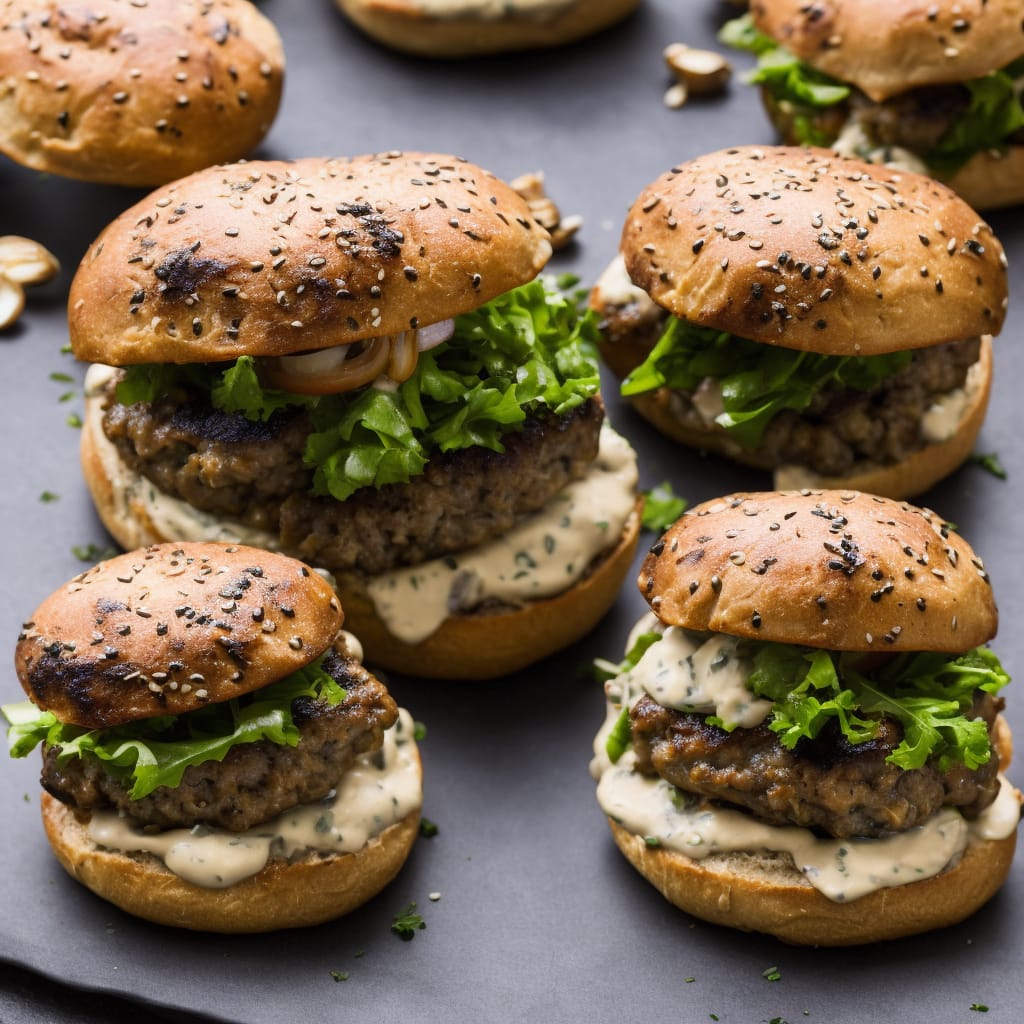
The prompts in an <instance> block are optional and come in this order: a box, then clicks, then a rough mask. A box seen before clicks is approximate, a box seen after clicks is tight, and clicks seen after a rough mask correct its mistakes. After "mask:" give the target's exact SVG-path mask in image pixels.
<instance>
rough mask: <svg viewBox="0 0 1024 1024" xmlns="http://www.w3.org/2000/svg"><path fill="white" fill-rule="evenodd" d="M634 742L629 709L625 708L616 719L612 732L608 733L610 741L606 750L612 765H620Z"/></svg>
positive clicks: (606, 742)
mask: <svg viewBox="0 0 1024 1024" xmlns="http://www.w3.org/2000/svg"><path fill="white" fill-rule="evenodd" d="M632 742H633V727H632V725H631V724H630V721H629V708H623V709H622V710H621V711H620V712H619V717H618V718H617V719H615V724H614V725H613V726H612V731H611V732H610V733H608V739H607V740H605V744H604V749H605V751H606V752H607V754H608V760H609V761H611V763H612V764H616V763H618V760H619V758H620V757H622V755H623V754H624V753H625V752H626V751H627V750H629V745H630V744H631V743H632Z"/></svg>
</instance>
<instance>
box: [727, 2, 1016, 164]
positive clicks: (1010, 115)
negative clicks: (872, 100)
mask: <svg viewBox="0 0 1024 1024" xmlns="http://www.w3.org/2000/svg"><path fill="white" fill-rule="evenodd" d="M719 39H720V40H721V41H722V42H723V43H726V44H727V45H729V46H733V47H735V48H736V49H739V50H747V51H749V52H750V53H754V54H757V58H758V60H757V66H756V67H755V68H754V69H753V70H752V71H750V72H749V73H748V74H747V75H746V76H745V80H746V81H747V82H749V83H751V84H752V85H761V86H763V87H764V88H765V89H766V90H768V92H769V93H771V95H772V96H773V98H774V99H775V100H776V101H786V102H788V103H790V104H792V105H793V106H795V107H796V108H797V109H796V112H795V114H794V117H793V132H794V134H795V135H796V137H797V140H798V141H799V142H801V143H804V144H809V145H815V146H828V145H830V144H831V143H832V142H834V141H835V137H834V135H830V134H829V133H827V132H824V131H823V130H822V129H821V128H820V127H818V125H817V123H816V120H815V118H814V116H813V113H814V111H815V110H818V109H821V108H825V107H831V106H835V105H836V104H837V103H841V102H843V101H844V100H846V99H847V97H848V96H849V95H850V93H851V89H850V87H849V86H846V85H843V83H841V82H838V81H836V79H834V78H831V77H829V76H828V75H826V74H823V73H822V72H820V71H816V70H815V69H814V68H812V67H811V66H810V65H808V64H806V63H804V62H803V61H801V60H799V59H797V58H796V57H795V56H794V55H793V54H791V53H790V52H789V51H788V50H787V49H786V48H785V47H783V46H781V45H780V44H779V43H778V42H776V40H774V39H772V38H771V37H770V36H767V35H765V34H764V33H763V32H761V31H760V30H759V29H758V28H757V27H756V26H755V25H754V19H753V15H751V14H750V13H749V12H748V13H747V14H744V15H742V16H741V17H739V18H734V19H733V20H732V21H728V22H726V23H725V25H723V26H722V29H721V31H720V32H719ZM1021 77H1024V60H1017V61H1014V62H1013V63H1012V64H1010V65H1009V66H1007V67H1006V68H1004V69H1003V70H1001V71H994V72H992V73H991V74H988V75H983V76H982V77H981V78H975V79H971V80H969V81H967V82H964V83H963V87H964V88H965V89H966V90H967V92H968V93H969V96H970V102H969V104H968V105H967V107H966V108H965V109H964V110H963V111H962V112H961V113H960V114H959V115H958V117H957V118H956V120H955V121H954V122H953V124H952V125H951V126H950V127H949V129H948V130H947V131H946V133H945V134H944V135H943V137H942V138H941V139H940V140H939V143H938V145H936V146H935V147H934V148H933V149H932V150H930V151H929V152H927V153H920V154H919V155H920V156H921V157H922V158H923V159H924V160H925V162H926V163H927V164H928V166H929V168H931V169H932V170H933V171H936V172H939V173H943V174H952V173H953V172H954V171H956V170H958V169H959V168H960V167H962V166H963V165H964V164H965V163H967V161H968V160H970V159H971V157H972V156H974V155H975V154H976V153H979V152H981V151H982V150H986V149H1001V148H1005V146H1006V144H1007V140H1008V139H1009V138H1010V136H1011V135H1013V134H1014V133H1015V132H1017V131H1019V130H1020V129H1021V128H1024V105H1022V100H1021V96H1020V95H1018V93H1017V91H1016V90H1015V88H1014V80H1015V79H1018V78H1021ZM801 108H803V109H804V110H805V111H807V113H801V112H800V110H801Z"/></svg>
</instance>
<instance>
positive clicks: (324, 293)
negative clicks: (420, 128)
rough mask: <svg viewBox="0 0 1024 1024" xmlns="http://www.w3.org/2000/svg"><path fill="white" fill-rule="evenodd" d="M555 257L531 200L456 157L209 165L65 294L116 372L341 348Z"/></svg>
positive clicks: (116, 227)
mask: <svg viewBox="0 0 1024 1024" xmlns="http://www.w3.org/2000/svg"><path fill="white" fill-rule="evenodd" d="M285 207H287V212H288V216H287V217H282V216H281V211H282V209H283V208H285ZM550 255H551V243H550V240H549V237H548V234H547V232H546V231H545V230H544V229H543V228H542V227H540V225H539V224H537V222H536V221H535V220H534V219H533V218H532V217H531V216H530V211H529V208H528V206H527V205H526V201H525V200H523V199H522V198H521V197H520V196H519V195H517V194H516V193H515V192H514V191H513V190H512V189H511V188H510V187H509V186H508V185H506V184H505V183H504V182H502V181H501V180H500V179H498V178H496V177H494V176H493V175H492V174H490V173H488V172H487V171H484V170H482V169H481V168H479V167H476V166H474V165H473V164H470V163H467V162H465V161H463V160H459V159H457V158H455V157H449V156H440V155H436V154H424V153H405V154H402V153H387V154H380V155H377V156H359V157H354V158H352V159H337V160H324V159H306V160H296V161H293V162H285V161H253V162H251V163H244V164H237V165H231V166H226V167H211V168H207V169H206V170H203V171H200V172H198V173H196V174H193V175H191V176H190V177H188V178H185V179H183V180H181V181H177V182H174V183H172V184H170V185H168V186H166V187H165V188H162V189H158V190H157V191H155V192H153V193H152V194H151V195H149V196H147V197H146V198H145V199H143V200H142V201H141V202H139V203H137V204H136V205H135V206H133V207H132V208H131V209H129V210H127V211H126V212H125V213H123V214H122V215H121V216H120V217H118V218H117V219H116V220H115V221H114V222H113V223H112V224H111V225H110V226H109V227H107V228H106V230H104V232H103V233H102V234H101V235H100V236H99V238H98V239H97V240H96V242H95V243H94V244H93V245H92V246H91V247H90V249H89V251H88V252H87V253H86V255H85V258H84V259H83V260H82V263H81V266H80V267H79V270H78V273H77V274H76V275H75V278H74V281H73V282H72V285H71V294H70V298H69V311H68V316H69V321H70V331H71V344H72V348H73V350H74V353H75V355H76V356H77V357H78V358H79V359H83V360H86V361H89V362H103V363H109V364H111V365H115V366H123V365H127V364H132V363H148V362H167V363H190V362H203V361H210V360H216V361H224V360H229V359H234V358H236V357H238V356H241V355H254V356H280V355H285V354H289V353H295V352H304V351H309V350H314V349H323V348H328V347H331V346H335V345H347V344H350V343H351V342H354V341H359V340H362V339H364V338H371V337H379V336H382V335H388V334H394V333H397V332H400V331H406V330H409V329H410V328H415V327H417V326H426V325H428V324H431V323H435V322H437V321H442V320H446V319H448V318H450V317H453V316H456V315H457V314H459V313H465V312H468V311H469V310H471V309H475V308H476V307H478V306H481V305H483V303H485V302H487V301H488V300H490V299H492V298H494V297H495V296H497V295H500V294H502V293H503V292H506V291H509V290H510V289H512V288H515V287H517V286H518V285H521V284H525V283H526V282H528V281H530V280H532V279H533V278H534V277H535V276H536V274H537V273H538V271H539V270H540V269H541V268H542V267H543V266H544V264H545V263H546V262H547V260H548V258H549V257H550Z"/></svg>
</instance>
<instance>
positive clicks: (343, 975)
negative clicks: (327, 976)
mask: <svg viewBox="0 0 1024 1024" xmlns="http://www.w3.org/2000/svg"><path fill="white" fill-rule="evenodd" d="M331 977H332V978H333V979H334V980H335V981H348V971H331Z"/></svg>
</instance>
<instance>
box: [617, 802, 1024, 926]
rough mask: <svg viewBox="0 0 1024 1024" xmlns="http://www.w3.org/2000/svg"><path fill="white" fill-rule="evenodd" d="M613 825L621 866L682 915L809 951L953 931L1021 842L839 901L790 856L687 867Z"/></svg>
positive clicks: (709, 860) (977, 850)
mask: <svg viewBox="0 0 1024 1024" xmlns="http://www.w3.org/2000/svg"><path fill="white" fill-rule="evenodd" d="M609 825H611V830H612V835H613V836H614V838H615V842H616V844H617V845H618V847H619V849H620V850H621V851H622V852H623V854H625V856H626V859H627V860H628V861H629V862H630V863H631V864H632V865H633V867H635V868H636V869H637V871H639V872H640V874H641V875H643V876H644V878H646V879H647V880H648V881H649V882H650V883H651V884H652V885H653V886H654V887H655V888H656V889H657V890H658V891H659V892H660V893H662V895H663V896H665V897H666V899H668V900H669V902H671V903H674V904H675V905H676V906H677V907H679V908H680V909H682V910H685V911H686V912H687V913H689V914H693V915H694V916H695V917H699V918H702V919H703V920H705V921H711V922H713V923H714V924H722V925H728V926H729V927H731V928H739V929H741V930H743V931H758V932H768V933H769V934H771V935H775V936H777V937H778V938H780V939H782V940H783V941H785V942H793V943H797V944H799V945H807V946H854V945H860V944H862V943H868V942H879V941H882V940H884V939H898V938H900V937H901V936H904V935H916V934H918V933H920V932H925V931H930V930H932V929H934V928H943V927H945V926H947V925H951V924H956V923H957V922H958V921H962V920H963V919H964V918H965V917H968V916H969V915H970V914H973V913H974V912H975V911H976V910H978V909H979V908H980V907H981V906H983V905H984V904H985V903H987V902H988V901H989V900H990V899H991V898H992V897H993V896H994V895H995V894H996V892H997V891H998V889H999V887H1000V886H1001V885H1002V884H1003V882H1004V881H1005V880H1006V876H1007V874H1008V873H1009V870H1010V865H1011V862H1012V860H1013V853H1014V849H1015V848H1016V843H1017V833H1016V832H1012V833H1011V834H1010V835H1009V836H1008V837H1007V838H1005V839H991V840H979V841H975V842H972V843H971V844H970V845H969V846H968V847H967V849H966V851H965V852H964V854H963V856H962V857H961V858H960V859H959V860H958V861H957V862H956V864H955V865H954V866H952V867H950V868H948V869H947V870H945V871H943V872H942V873H941V874H939V875H934V876H933V877H931V878H927V879H925V880H924V881H921V882H912V883H910V884H909V885H900V886H894V887H891V888H887V889H878V890H876V891H875V892H872V893H868V894H867V895H866V896H862V897H860V898H859V899H856V900H852V901H851V902H849V903H835V902H833V901H832V900H830V899H828V898H827V897H826V896H823V895H822V894H821V893H820V892H818V890H817V889H815V888H814V887H813V886H812V885H811V884H810V882H808V881H807V880H806V879H805V878H804V877H803V875H802V874H801V873H800V872H799V871H798V870H797V869H796V867H795V866H794V864H793V860H792V858H791V857H790V856H789V855H788V854H772V853H768V852H766V851H765V852H760V853H718V854H712V855H711V856H709V857H706V858H705V859H704V860H699V861H698V860H691V859H690V858H689V857H687V856H686V855H685V854H682V853H677V852H676V851H674V850H670V849H668V848H666V847H651V846H648V845H647V844H646V843H645V842H644V839H643V837H642V836H638V835H634V834H633V833H631V832H627V831H626V830H625V829H624V828H622V826H621V825H617V824H616V823H615V822H613V821H611V820H610V819H609Z"/></svg>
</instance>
